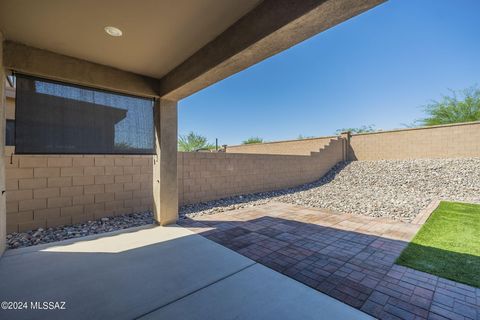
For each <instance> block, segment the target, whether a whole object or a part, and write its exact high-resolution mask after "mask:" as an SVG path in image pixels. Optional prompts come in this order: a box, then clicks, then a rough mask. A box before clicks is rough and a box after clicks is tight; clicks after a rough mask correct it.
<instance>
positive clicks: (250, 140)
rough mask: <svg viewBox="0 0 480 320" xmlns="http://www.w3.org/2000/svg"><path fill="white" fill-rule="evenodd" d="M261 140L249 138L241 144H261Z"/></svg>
mask: <svg viewBox="0 0 480 320" xmlns="http://www.w3.org/2000/svg"><path fill="white" fill-rule="evenodd" d="M262 142H263V139H262V138H260V137H250V138H248V139H247V140H244V141H243V142H242V144H252V143H262Z"/></svg>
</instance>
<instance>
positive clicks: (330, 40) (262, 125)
mask: <svg viewBox="0 0 480 320" xmlns="http://www.w3.org/2000/svg"><path fill="white" fill-rule="evenodd" d="M479 13H480V1H479V0H390V1H388V2H387V3H384V4H382V5H380V6H378V7H376V8H374V9H372V10H370V11H368V12H366V13H363V14H361V15H360V16H357V17H354V18H353V19H350V20H348V21H346V22H344V23H342V24H340V25H338V26H336V27H334V28H332V29H329V30H327V31H326V32H323V33H321V34H319V35H317V36H315V37H313V38H310V39H308V40H306V41H304V42H302V43H300V44H298V45H296V46H294V47H292V48H290V49H289V50H286V51H284V52H282V53H280V54H278V55H276V56H273V57H271V58H269V59H267V60H265V61H263V62H261V63H259V64H256V65H255V66H252V67H250V68H249V69H247V70H244V71H242V72H240V73H238V74H236V75H234V76H231V77H230V78H227V79H225V80H223V81H221V82H219V83H217V84H215V85H213V86H211V87H209V88H206V89H204V90H202V91H201V92H198V93H196V94H194V95H192V96H190V97H188V98H186V99H184V100H182V101H180V103H179V134H186V133H188V132H189V131H193V132H195V133H198V134H201V135H204V136H206V137H207V138H208V139H209V140H210V141H212V142H214V141H215V138H219V142H220V144H229V145H234V144H239V143H241V141H242V140H244V139H246V138H248V137H251V136H259V137H262V138H264V139H265V140H268V141H275V140H285V139H295V138H296V137H297V136H298V135H299V134H302V135H304V136H322V135H331V134H333V133H334V132H335V130H336V129H338V128H345V127H359V126H362V125H369V124H374V125H376V128H381V129H394V128H401V127H403V124H410V123H412V122H413V121H415V120H416V119H419V118H421V117H422V115H423V112H422V106H423V105H425V104H427V103H428V102H430V101H431V100H432V99H438V98H441V96H442V94H447V93H448V89H449V88H450V89H463V88H467V87H470V86H472V85H475V84H478V85H480V79H479V78H480V18H479Z"/></svg>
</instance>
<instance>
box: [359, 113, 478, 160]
mask: <svg viewBox="0 0 480 320" xmlns="http://www.w3.org/2000/svg"><path fill="white" fill-rule="evenodd" d="M467 157H480V122H469V123H461V124H452V125H440V126H432V127H422V128H412V129H404V130H393V131H383V132H375V133H366V134H355V135H352V136H351V138H350V148H349V160H387V159H399V160H400V159H420V158H467Z"/></svg>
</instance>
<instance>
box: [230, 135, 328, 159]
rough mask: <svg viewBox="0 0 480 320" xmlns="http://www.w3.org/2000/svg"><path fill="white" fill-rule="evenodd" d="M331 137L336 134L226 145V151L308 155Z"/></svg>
mask: <svg viewBox="0 0 480 320" xmlns="http://www.w3.org/2000/svg"><path fill="white" fill-rule="evenodd" d="M333 138H336V136H331V137H321V138H311V139H303V140H288V141H278V142H265V143H254V144H244V145H238V146H228V147H227V153H256V154H291V155H309V154H310V152H312V151H318V149H320V148H322V147H324V146H325V145H327V144H328V143H329V142H330V140H331V139H333Z"/></svg>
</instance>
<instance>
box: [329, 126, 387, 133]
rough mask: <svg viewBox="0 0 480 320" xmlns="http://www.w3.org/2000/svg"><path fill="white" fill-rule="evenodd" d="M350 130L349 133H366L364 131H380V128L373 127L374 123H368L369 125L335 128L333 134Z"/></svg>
mask: <svg viewBox="0 0 480 320" xmlns="http://www.w3.org/2000/svg"><path fill="white" fill-rule="evenodd" d="M347 131H350V132H351V133H366V132H375V131H380V129H375V125H374V124H369V125H363V126H361V127H358V128H341V129H337V131H335V134H340V133H342V132H347Z"/></svg>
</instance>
